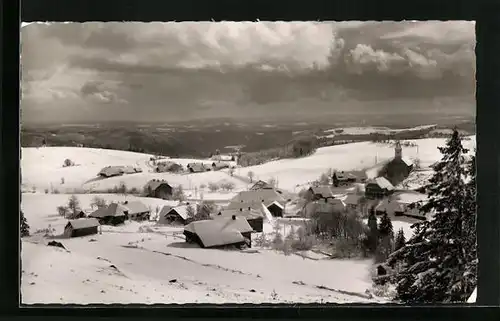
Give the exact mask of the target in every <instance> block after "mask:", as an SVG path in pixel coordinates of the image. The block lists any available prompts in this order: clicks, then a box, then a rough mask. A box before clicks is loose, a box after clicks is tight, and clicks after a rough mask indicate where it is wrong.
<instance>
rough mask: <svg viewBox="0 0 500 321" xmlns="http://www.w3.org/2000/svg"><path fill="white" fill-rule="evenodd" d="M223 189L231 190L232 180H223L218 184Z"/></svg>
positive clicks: (232, 186) (232, 187)
mask: <svg viewBox="0 0 500 321" xmlns="http://www.w3.org/2000/svg"><path fill="white" fill-rule="evenodd" d="M220 187H221V188H222V189H223V190H226V191H232V190H233V189H234V187H235V185H234V183H233V182H224V183H222V184H221V185H220Z"/></svg>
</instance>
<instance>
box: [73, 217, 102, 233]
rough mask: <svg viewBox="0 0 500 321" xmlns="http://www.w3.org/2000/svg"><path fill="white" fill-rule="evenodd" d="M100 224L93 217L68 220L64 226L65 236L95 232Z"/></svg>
mask: <svg viewBox="0 0 500 321" xmlns="http://www.w3.org/2000/svg"><path fill="white" fill-rule="evenodd" d="M99 226H100V224H99V221H98V220H97V219H95V218H82V219H77V220H70V221H68V223H67V224H66V226H65V227H64V236H65V237H79V236H85V235H92V234H97V232H98V228H99Z"/></svg>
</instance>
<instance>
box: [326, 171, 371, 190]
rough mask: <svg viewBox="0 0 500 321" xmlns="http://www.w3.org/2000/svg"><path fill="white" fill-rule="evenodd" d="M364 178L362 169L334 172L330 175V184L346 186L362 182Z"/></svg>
mask: <svg viewBox="0 0 500 321" xmlns="http://www.w3.org/2000/svg"><path fill="white" fill-rule="evenodd" d="M366 179H367V175H366V173H365V172H364V171H347V172H344V171H341V172H334V173H333V175H332V184H333V186H335V187H339V186H348V185H352V184H354V183H364V182H366Z"/></svg>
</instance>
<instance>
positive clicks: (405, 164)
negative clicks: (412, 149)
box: [304, 142, 427, 219]
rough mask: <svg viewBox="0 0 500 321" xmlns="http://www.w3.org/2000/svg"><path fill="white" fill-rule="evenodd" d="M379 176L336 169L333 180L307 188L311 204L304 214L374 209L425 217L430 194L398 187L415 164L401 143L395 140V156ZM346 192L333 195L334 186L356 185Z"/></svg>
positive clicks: (379, 212) (399, 214) (393, 213)
mask: <svg viewBox="0 0 500 321" xmlns="http://www.w3.org/2000/svg"><path fill="white" fill-rule="evenodd" d="M381 165H382V166H380V170H379V172H378V173H377V175H376V177H374V178H371V179H369V178H368V177H367V175H366V173H365V172H363V171H351V172H340V173H339V172H336V173H333V175H332V183H331V184H329V185H324V186H311V187H310V188H309V190H308V194H309V195H308V196H307V197H308V199H309V200H311V202H310V203H308V204H306V206H305V207H304V212H305V213H304V214H305V216H311V215H313V213H318V212H319V213H321V212H325V213H328V212H331V211H332V210H333V209H335V210H338V211H344V210H351V209H352V210H359V211H361V212H365V211H366V212H367V211H368V210H369V209H374V210H375V212H376V213H377V214H382V213H387V214H390V215H394V216H407V217H412V218H417V219H425V215H424V214H423V213H421V212H420V207H421V206H422V205H423V204H424V203H425V201H426V199H427V196H426V195H424V194H421V193H419V192H416V191H411V190H398V189H397V188H396V187H395V186H397V185H398V184H400V183H401V182H403V181H404V180H405V179H406V178H408V176H409V175H410V173H411V172H412V170H413V169H414V168H413V167H414V165H413V163H412V161H411V160H409V159H408V158H405V157H403V153H402V147H401V144H400V142H396V146H395V150H394V157H393V158H392V159H390V160H389V161H387V162H385V163H383V164H381ZM353 186H357V188H354V189H352V188H351V189H350V190H349V191H348V192H347V194H345V195H344V194H341V193H339V195H334V193H333V191H332V187H333V188H338V187H346V188H347V187H353Z"/></svg>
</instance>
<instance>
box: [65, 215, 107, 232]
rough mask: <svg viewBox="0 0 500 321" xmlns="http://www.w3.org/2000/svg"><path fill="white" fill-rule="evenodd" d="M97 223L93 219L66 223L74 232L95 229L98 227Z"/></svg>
mask: <svg viewBox="0 0 500 321" xmlns="http://www.w3.org/2000/svg"><path fill="white" fill-rule="evenodd" d="M99 225H100V224H99V221H98V220H96V219H95V218H81V219H78V220H70V221H68V224H67V225H66V227H67V226H71V227H73V229H74V230H80V229H84V228H89V227H97V226H99Z"/></svg>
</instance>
